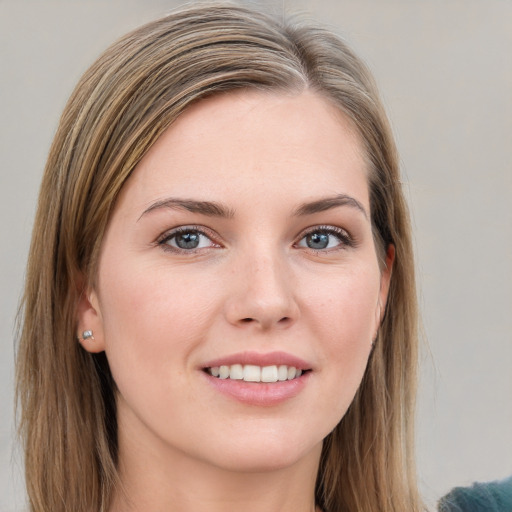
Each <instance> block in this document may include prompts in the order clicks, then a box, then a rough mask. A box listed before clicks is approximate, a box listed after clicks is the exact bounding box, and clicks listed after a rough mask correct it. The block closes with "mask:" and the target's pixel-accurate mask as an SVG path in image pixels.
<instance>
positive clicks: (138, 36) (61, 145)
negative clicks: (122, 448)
mask: <svg viewBox="0 0 512 512" xmlns="http://www.w3.org/2000/svg"><path fill="white" fill-rule="evenodd" d="M240 88H246V89H259V90H267V91H292V92H300V91H302V90H305V89H307V88H309V89H310V90H313V91H315V92H316V93H317V94H319V95H322V96H323V97H325V98H327V99H328V100H330V101H331V102H332V104H333V106H334V108H338V109H340V110H341V111H342V112H344V114H345V115H346V116H348V117H349V118H350V119H351V120H352V123H353V125H354V126H355V128H356V129H357V130H358V132H359V134H360V136H361V139H362V140H363V143H364V146H365V150H366V155H365V156H366V158H367V162H368V180H369V189H370V205H371V217H372V225H373V231H374V236H375V240H376V242H377V247H378V250H379V251H380V252H381V254H382V253H384V252H385V249H386V247H388V245H389V244H393V245H394V247H395V251H396V255H395V262H394V266H393V275H392V279H391V288H390V293H389V297H388V303H387V310H386V314H385V316H384V319H383V322H382V325H381V328H380V332H379V336H378V340H377V343H376V345H375V349H374V351H373V353H372V356H371V359H370V362H369V364H368V368H367V371H366V374H365V376H364V378H363V382H362V383H361V386H360V389H359V390H358V392H357V394H356V397H355V399H354V401H353V403H352V405H351V406H350V408H349V410H348V412H347V413H346V415H345V416H344V417H343V419H342V420H341V421H340V423H339V424H338V425H337V427H336V428H335V429H334V431H333V432H332V433H331V434H329V436H328V437H327V438H326V440H325V441H324V448H323V453H322V458H321V463H320V470H319V474H318V479H317V486H316V500H317V503H318V505H319V506H320V507H321V508H322V509H323V510H324V511H325V512H338V511H341V510H347V511H348V510H351V511H358V512H359V511H373V512H374V511H379V512H391V511H399V510H400V511H408V512H411V511H419V510H421V509H422V505H421V501H420V499H419V497H418V494H417V490H416V478H415V471H414V460H413V451H412V443H413V434H412V432H413V406H414V396H415V380H416V359H417V303H416V292H415V282H414V264H413V254H412V249H411V237H410V225H409V220H408V219H409V218H408V213H407V207H406V203H405V201H404V197H403V194H402V190H401V185H400V178H399V163H398V157H397V153H396V150H395V144H394V141H393V137H392V134H391V131H390V128H389V125H388V121H387V118H386V115H385V112H384V109H383V107H382V104H381V102H380V100H379V96H378V92H377V89H376V87H375V85H374V82H373V79H372V77H371V75H370V73H369V72H368V70H367V69H366V67H365V66H364V65H363V63H362V62H361V61H360V59H359V58H358V57H357V56H355V55H354V53H353V52H352V51H351V50H350V49H349V48H348V47H347V45H346V44H345V43H344V42H343V41H342V40H340V39H339V38H338V37H336V36H335V35H333V34H332V33H331V32H329V31H327V30H324V29H322V28H319V27H315V26H312V25H310V24H301V23H299V22H284V21H278V20H275V19H273V18H271V17H268V16H266V15H264V14H261V13H258V12H255V11H253V10H251V9H248V8H245V7H241V6H236V5H233V4H225V3H209V4H207V5H202V6H195V7H188V8H185V9H182V10H180V11H176V12H174V13H173V14H171V15H169V16H166V17H164V18H162V19H159V20H156V21H154V22H152V23H149V24H147V25H145V26H143V27H141V28H139V29H137V30H135V31H134V32H132V33H130V34H128V35H126V36H125V37H123V38H122V39H121V40H119V41H118V42H117V43H115V44H114V45H112V46H111V47H110V48H109V49H108V50H106V52H105V53H104V54H103V55H102V56H101V57H100V58H99V59H98V60H97V61H96V62H95V63H94V64H93V65H92V67H91V68H90V69H89V70H88V71H87V72H86V73H85V74H84V76H83V77H82V79H81V80H80V82H79V83H78V85H77V87H76V89H75V90H74V92H73V94H72V95H71V98H70V99H69V101H68V103H67V105H66V107H65V110H64V113H63V114H62V118H61V120H60V124H59V128H58V131H57V133H56V136H55V139H54V141H53V144H52V147H51V150H50V154H49V158H48V162H47V165H46V169H45V174H44V178H43V182H42V186H41V192H40V196H39V204H38V210H37V215H36V221H35V226H34V231H33V237H32V244H31V249H30V255H29V261H28V267H27V277H26V288H25V293H24V297H23V301H22V305H21V309H20V319H21V320H20V325H21V329H20V335H19V347H18V366H17V379H18V381H17V383H18V387H17V392H18V398H19V403H20V407H21V416H20V432H21V435H22V439H23V442H24V447H25V458H26V483H27V489H28V496H29V499H30V504H31V510H32V511H34V512H43V511H45V512H50V511H51V512H69V511H73V512H91V511H94V510H97V511H105V512H106V511H107V510H108V508H109V504H110V499H111V496H112V490H113V487H114V486H115V485H116V482H117V472H116V462H117V442H116V440H117V434H116V410H115V383H114V382H113V379H112V377H111V374H110V371H109V367H108V362H107V360H106V358H105V356H104V355H102V354H100V355H93V354H90V353H88V352H86V351H85V350H83V349H82V348H81V346H80V345H79V344H78V343H77V342H76V339H75V337H76V327H77V320H76V319H77V313H76V307H77V302H78V299H79V295H80V291H81V290H82V289H83V286H84V283H83V279H85V280H89V282H94V277H95V271H96V265H97V260H98V253H99V248H100V246H101V243H102V238H103V234H104V232H105V228H106V226H107V223H108V221H109V217H110V213H111V211H112V208H113V206H114V204H115V201H116V197H117V195H118V194H119V191H120V190H121V188H122V187H123V184H124V183H125V182H126V180H127V179H128V177H129V176H130V173H131V172H132V171H133V169H134V167H135V166H136V165H137V163H138V162H139V161H140V160H141V158H142V157H143V156H144V154H145V153H146V152H147V151H148V150H149V148H150V147H151V146H152V144H154V142H155V141H156V140H157V139H158V137H159V136H160V135H161V134H162V133H163V131H164V130H165V129H166V128H167V127H169V125H171V124H172V123H173V122H174V121H175V120H176V119H177V117H178V116H179V115H180V114H181V113H182V112H183V111H184V110H185V109H186V108H187V107H189V106H190V105H191V104H192V103H194V102H196V101H199V100H200V99H202V98H205V97H207V96H210V95H213V94H219V93H225V92H227V91H231V90H235V89H240Z"/></svg>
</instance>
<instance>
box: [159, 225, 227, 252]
mask: <svg viewBox="0 0 512 512" xmlns="http://www.w3.org/2000/svg"><path fill="white" fill-rule="evenodd" d="M190 231H194V232H196V233H199V234H200V235H203V236H205V237H206V238H208V240H210V242H211V243H212V245H211V247H201V248H197V249H180V248H179V247H173V246H171V245H169V244H167V243H166V242H167V241H169V240H171V239H172V238H173V237H175V236H176V235H179V234H180V233H188V232H190ZM218 239H219V236H218V235H217V234H216V233H215V232H214V231H213V230H211V229H210V228H207V227H206V226H198V225H184V226H177V227H175V228H171V229H168V230H167V231H165V232H164V233H162V234H161V235H160V236H159V237H158V238H157V239H156V240H155V244H156V245H158V246H160V247H162V249H163V250H165V251H169V252H175V253H180V254H185V253H187V254H193V253H195V252H198V251H203V250H205V249H206V250H207V249H211V248H219V247H222V244H221V243H220V242H219V241H218Z"/></svg>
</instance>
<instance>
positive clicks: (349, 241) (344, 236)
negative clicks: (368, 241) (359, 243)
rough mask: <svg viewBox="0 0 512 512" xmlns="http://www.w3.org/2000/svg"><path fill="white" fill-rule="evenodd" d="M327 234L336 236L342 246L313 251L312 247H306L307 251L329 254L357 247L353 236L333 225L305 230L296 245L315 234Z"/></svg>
mask: <svg viewBox="0 0 512 512" xmlns="http://www.w3.org/2000/svg"><path fill="white" fill-rule="evenodd" d="M318 231H321V232H324V233H325V232H326V233H329V234H331V235H334V236H336V237H337V238H338V239H339V240H340V244H339V246H337V247H334V248H331V249H312V248H310V247H306V249H309V250H311V251H315V252H328V251H333V250H334V251H336V250H342V249H345V248H347V247H354V246H355V245H356V242H355V240H354V238H353V237H352V235H351V234H350V233H349V232H348V231H347V230H346V229H344V228H341V227H339V226H333V225H317V226H311V227H309V228H306V229H304V230H303V231H302V232H301V233H300V234H299V236H298V237H297V241H296V242H295V244H294V245H296V246H297V245H298V243H299V242H300V241H301V240H303V239H304V237H306V236H308V235H310V234H312V233H315V232H318Z"/></svg>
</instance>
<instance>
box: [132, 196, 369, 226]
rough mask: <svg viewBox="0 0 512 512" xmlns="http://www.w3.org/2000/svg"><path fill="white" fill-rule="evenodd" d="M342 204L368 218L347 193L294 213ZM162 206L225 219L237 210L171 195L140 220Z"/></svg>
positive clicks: (319, 201)
mask: <svg viewBox="0 0 512 512" xmlns="http://www.w3.org/2000/svg"><path fill="white" fill-rule="evenodd" d="M340 206H350V207H352V208H355V209H356V210H359V211H360V212H361V213H363V215H364V216H365V217H366V218H368V213H367V212H366V210H365V208H364V206H363V205H362V204H361V203H360V202H359V201H358V200H357V199H355V198H353V197H351V196H349V195H346V194H338V195H336V196H333V197H325V198H322V199H318V200H316V201H311V202H308V203H303V204H301V205H300V206H299V207H298V208H296V209H295V211H294V215H295V216H297V217H301V216H305V215H312V214H314V213H319V212H324V211H326V210H330V209H332V208H338V207H340ZM161 208H170V209H173V210H186V211H189V212H192V213H200V214H202V215H207V216H209V217H221V218H224V219H231V218H233V217H234V215H235V211H234V210H233V209H230V208H228V207H227V206H224V205H223V204H221V203H218V202H215V201H198V200H195V199H178V198H175V197H169V198H167V199H161V200H159V201H155V202H154V203H152V204H151V205H150V206H149V207H148V208H146V209H145V210H144V211H143V212H142V215H141V216H140V217H139V219H138V220H140V219H141V218H142V217H143V216H144V215H146V214H148V213H150V212H152V211H154V210H158V209H161Z"/></svg>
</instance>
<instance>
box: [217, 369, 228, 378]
mask: <svg viewBox="0 0 512 512" xmlns="http://www.w3.org/2000/svg"><path fill="white" fill-rule="evenodd" d="M228 377H229V366H221V367H220V368H219V379H227V378H228Z"/></svg>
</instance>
